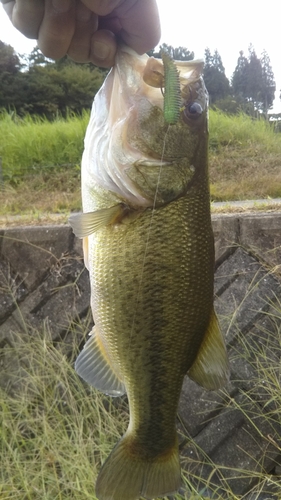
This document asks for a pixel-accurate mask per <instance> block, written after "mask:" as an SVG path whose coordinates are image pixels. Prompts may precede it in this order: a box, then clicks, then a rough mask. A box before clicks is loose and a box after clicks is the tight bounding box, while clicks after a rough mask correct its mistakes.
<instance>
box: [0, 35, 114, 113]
mask: <svg viewBox="0 0 281 500" xmlns="http://www.w3.org/2000/svg"><path fill="white" fill-rule="evenodd" d="M104 77H105V71H104V70H100V69H99V68H97V67H94V66H92V65H89V64H86V65H82V64H76V63H74V62H73V61H71V60H69V59H67V58H63V60H61V61H59V62H54V61H51V60H50V59H47V58H46V57H45V56H44V55H43V54H42V53H41V52H40V50H39V49H38V47H37V48H35V49H34V50H33V51H32V52H31V54H30V55H29V56H28V57H27V58H26V59H25V61H24V65H20V62H19V58H18V56H17V55H16V53H15V52H14V49H13V48H12V47H10V46H9V45H5V44H3V43H2V42H0V108H4V109H6V110H9V109H14V110H15V111H16V112H17V114H19V115H21V116H23V115H24V114H25V113H29V114H36V115H41V116H46V117H48V118H49V119H54V118H55V117H56V115H57V114H58V113H60V114H62V115H63V116H66V115H67V113H68V111H69V110H70V111H73V112H75V113H82V111H83V110H84V109H90V107H91V105H92V102H93V98H94V96H95V94H96V92H97V91H98V90H99V88H100V86H101V85H102V83H103V80H104Z"/></svg>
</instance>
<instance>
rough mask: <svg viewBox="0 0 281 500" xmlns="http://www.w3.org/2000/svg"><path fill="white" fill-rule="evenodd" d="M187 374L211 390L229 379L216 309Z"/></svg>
mask: <svg viewBox="0 0 281 500" xmlns="http://www.w3.org/2000/svg"><path fill="white" fill-rule="evenodd" d="M187 375H188V376H189V377H190V378H191V379H192V380H194V381H195V382H197V384H199V385H201V386H202V387H204V388H205V389H208V390H211V391H213V390H216V389H220V388H221V387H223V386H224V385H225V384H226V383H227V381H228V379H229V362H228V357H227V352H226V347H225V343H224V339H223V336H222V333H221V330H220V327H219V324H218V320H217V317H216V313H215V311H214V310H213V311H212V314H211V319H210V322H209V326H208V329H207V331H206V333H205V337H204V339H203V342H202V344H201V346H200V349H199V352H198V354H197V357H196V359H195V361H194V363H193V365H192V366H191V368H190V369H189V371H188V373H187Z"/></svg>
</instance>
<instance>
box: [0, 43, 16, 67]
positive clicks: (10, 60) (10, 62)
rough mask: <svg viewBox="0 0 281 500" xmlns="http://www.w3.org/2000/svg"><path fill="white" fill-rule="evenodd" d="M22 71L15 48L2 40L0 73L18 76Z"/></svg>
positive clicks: (0, 45) (0, 46) (0, 44)
mask: <svg viewBox="0 0 281 500" xmlns="http://www.w3.org/2000/svg"><path fill="white" fill-rule="evenodd" d="M20 69H21V63H20V59H19V56H18V55H17V53H16V52H15V50H14V48H13V47H11V45H8V44H6V43H4V42H1V40H0V73H3V72H7V73H10V74H16V73H18V72H19V71H20Z"/></svg>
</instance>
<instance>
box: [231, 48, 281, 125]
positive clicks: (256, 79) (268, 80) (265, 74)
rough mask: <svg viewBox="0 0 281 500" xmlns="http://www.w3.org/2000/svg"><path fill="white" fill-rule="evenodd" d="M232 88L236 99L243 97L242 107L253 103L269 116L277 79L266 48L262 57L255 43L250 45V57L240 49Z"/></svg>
mask: <svg viewBox="0 0 281 500" xmlns="http://www.w3.org/2000/svg"><path fill="white" fill-rule="evenodd" d="M232 90H233V93H234V96H235V97H236V99H239V100H241V99H242V108H243V107H244V105H245V106H247V107H248V105H249V103H251V104H252V106H253V108H254V110H259V111H263V112H264V113H265V115H266V116H267V113H268V110H269V109H270V108H271V107H272V105H273V100H274V93H275V81H274V74H273V71H272V68H271V66H270V59H269V56H268V54H267V52H266V51H265V50H264V51H263V53H262V57H261V59H259V58H258V56H257V54H256V51H255V49H254V47H253V45H250V46H249V54H248V58H246V57H245V56H244V54H243V51H240V56H239V58H238V61H237V66H236V68H235V71H234V73H233V76H232ZM243 103H244V104H243Z"/></svg>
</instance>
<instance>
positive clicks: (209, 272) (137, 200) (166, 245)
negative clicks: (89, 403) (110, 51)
mask: <svg viewBox="0 0 281 500" xmlns="http://www.w3.org/2000/svg"><path fill="white" fill-rule="evenodd" d="M152 59H153V58H148V56H146V55H145V56H138V55H137V54H136V53H134V52H133V51H131V50H130V49H128V48H126V47H122V48H119V50H118V52H117V58H116V64H115V66H114V68H113V69H112V71H111V72H110V74H109V75H108V77H107V79H106V81H105V83H104V86H103V88H102V89H101V90H100V92H99V93H98V94H97V95H96V97H95V101H94V104H93V110H92V115H91V120H90V124H89V127H88V131H87V134H86V139H85V151H84V154H83V160H82V187H83V189H82V193H83V210H84V212H85V213H83V214H79V215H77V216H73V217H72V218H71V223H72V227H73V228H74V231H75V232H76V234H78V235H79V236H80V237H83V238H84V244H83V248H84V258H85V262H86V264H87V266H88V269H89V274H90V281H91V307H92V312H93V317H94V322H95V326H94V329H93V332H92V335H91V337H90V339H89V340H88V341H87V343H86V345H85V347H84V349H83V350H82V351H81V353H80V354H79V356H78V358H77V361H76V364H75V368H76V370H77V373H78V374H79V375H80V376H81V377H82V378H84V379H85V380H86V381H87V382H89V383H90V384H92V385H93V386H95V387H97V388H98V389H99V390H101V391H103V392H104V393H106V394H109V395H112V396H120V395H122V394H124V393H125V392H126V393H127V396H128V401H129V409H130V421H129V426H128V429H127V431H126V433H125V434H124V436H123V437H122V438H121V440H120V441H119V442H118V443H117V445H116V446H115V448H114V449H113V450H112V452H111V454H110V455H109V457H108V458H107V460H106V461H105V463H104V464H103V466H102V469H101V471H100V473H99V475H98V478H97V483H96V495H97V497H98V499H99V500H137V499H138V498H139V497H142V496H143V497H146V498H149V499H152V498H156V497H159V496H165V495H167V494H171V493H174V492H176V491H177V490H178V488H179V487H180V463H179V451H178V442H177V434H176V426H175V420H176V413H177V406H178V401H179V396H180V391H181V387H182V382H183V378H184V376H185V375H186V374H187V375H188V376H189V377H191V378H192V379H193V380H195V381H196V382H197V383H199V384H201V385H202V386H204V387H205V388H206V389H209V390H210V389H211V390H212V389H217V388H219V387H221V386H223V385H224V384H225V382H226V381H227V379H228V371H229V367H228V361H227V355H226V349H225V345H224V341H223V338H222V335H221V333H220V330H219V325H218V322H217V319H216V315H215V313H214V309H213V275H214V243H213V233H212V227H211V216H210V201H209V187H208V165H207V147H208V144H207V143H208V129H207V95H206V90H205V87H204V83H203V80H202V77H201V72H202V63H201V62H196V61H187V62H184V63H178V62H175V63H173V65H172V66H173V68H174V69H176V71H174V74H175V75H176V80H177V85H179V88H180V92H181V94H180V99H181V103H180V104H181V106H180V108H179V117H178V119H177V121H176V122H175V123H173V124H168V123H167V122H166V121H165V113H164V103H163V95H162V93H161V89H160V88H155V85H158V83H159V82H160V83H159V85H160V87H161V75H162V74H164V70H163V65H162V63H161V62H157V61H156V60H155V59H154V60H153V61H152ZM151 61H152V62H151ZM174 66H175V67H174ZM168 70H169V68H168ZM153 72H154V73H155V72H156V73H157V77H156V78H155V74H154V75H153V74H151V73H153ZM127 74H128V75H130V78H129V80H128V78H127V77H126V75H127ZM144 74H145V78H144ZM128 82H129V83H128ZM150 82H152V84H151V86H150ZM170 83H171V85H173V80H171V82H170ZM179 88H178V89H177V96H178V97H179ZM170 91H171V92H172V93H173V88H172V87H171V88H170ZM111 93H112V94H111ZM170 95H172V94H170ZM166 97H167V95H166ZM164 99H165V98H164ZM115 101H116V112H115ZM195 102H196V106H193V107H192V112H190V109H191V106H192V105H193V104H194V103H195ZM109 103H110V105H109ZM101 109H103V117H104V118H105V117H106V113H108V120H105V119H104V120H99V113H100V110H101ZM120 147H122V151H120V150H118V148H120Z"/></svg>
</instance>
